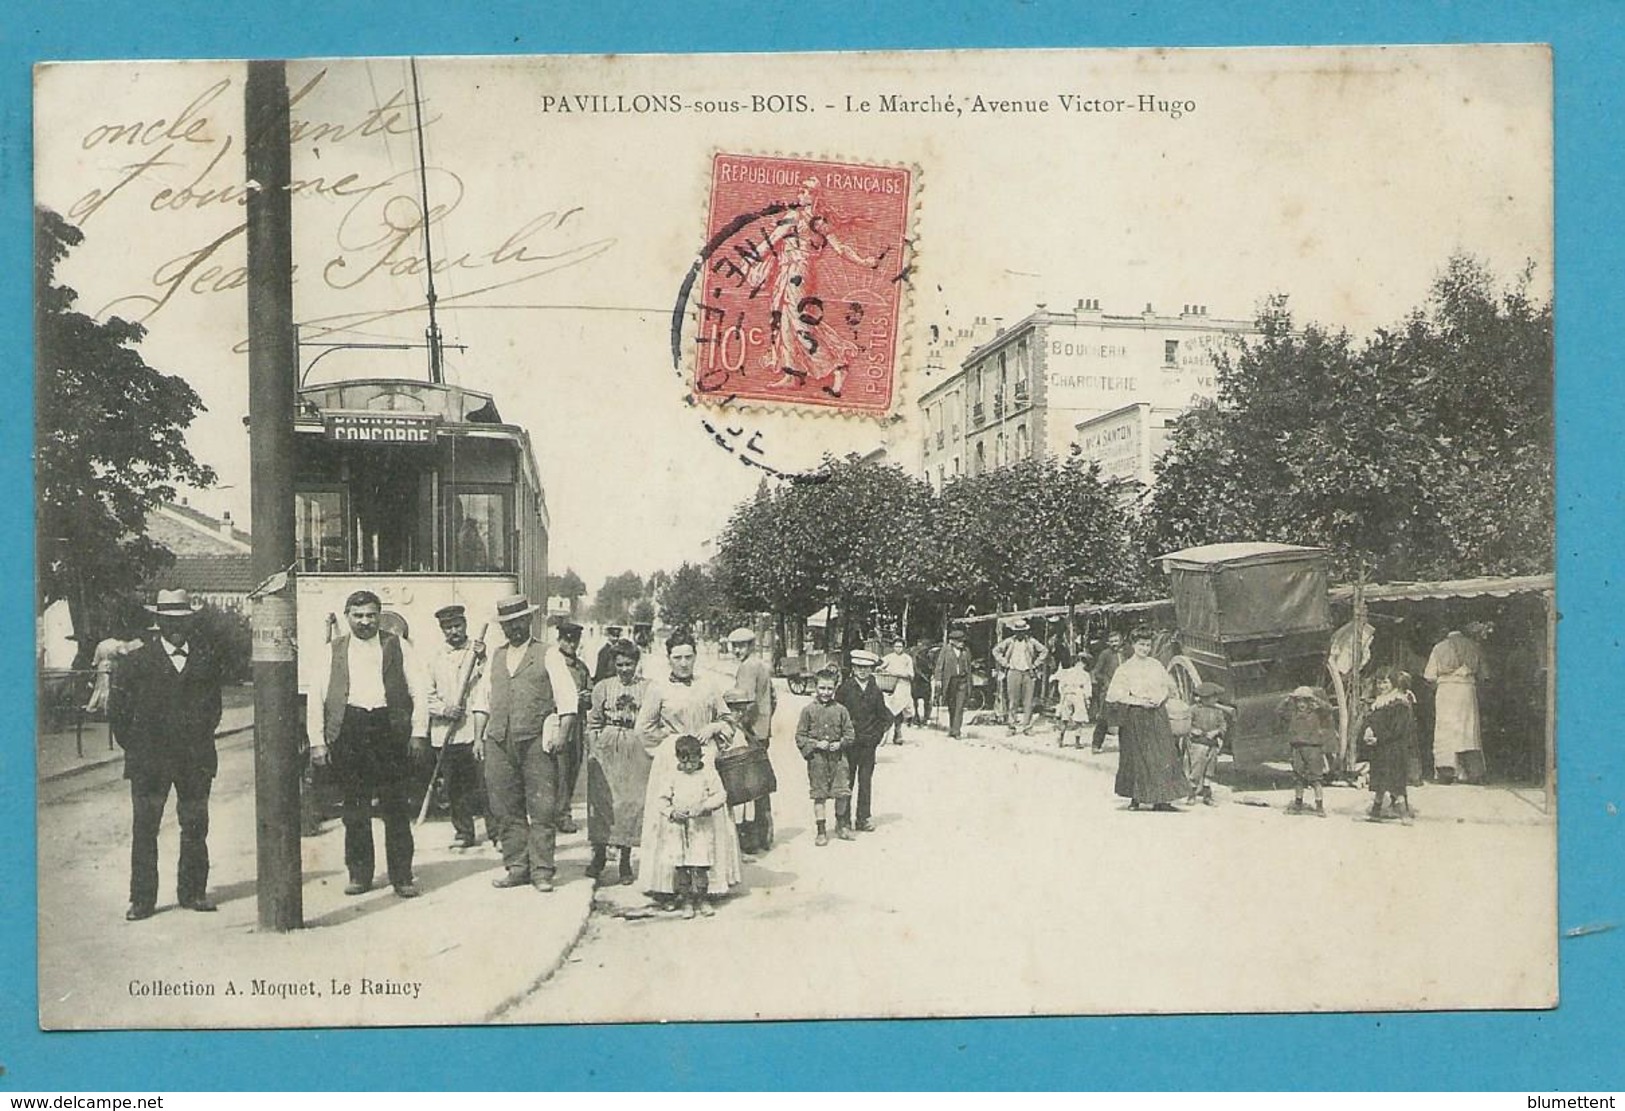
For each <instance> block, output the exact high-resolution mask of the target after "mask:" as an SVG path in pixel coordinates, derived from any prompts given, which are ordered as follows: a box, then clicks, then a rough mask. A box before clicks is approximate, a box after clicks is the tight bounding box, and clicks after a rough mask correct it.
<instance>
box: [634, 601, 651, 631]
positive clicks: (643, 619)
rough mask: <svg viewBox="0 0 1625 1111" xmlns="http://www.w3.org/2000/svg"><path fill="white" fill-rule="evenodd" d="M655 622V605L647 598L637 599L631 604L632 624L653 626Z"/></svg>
mask: <svg viewBox="0 0 1625 1111" xmlns="http://www.w3.org/2000/svg"><path fill="white" fill-rule="evenodd" d="M654 622H655V604H654V603H653V602H651V601H649V599H647V598H639V599H638V600H637V601H636V602H633V603H632V624H634V625H653V624H654Z"/></svg>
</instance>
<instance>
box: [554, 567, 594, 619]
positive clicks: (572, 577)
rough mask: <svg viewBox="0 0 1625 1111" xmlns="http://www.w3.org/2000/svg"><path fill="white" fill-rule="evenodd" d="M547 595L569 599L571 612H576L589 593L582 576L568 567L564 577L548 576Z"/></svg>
mask: <svg viewBox="0 0 1625 1111" xmlns="http://www.w3.org/2000/svg"><path fill="white" fill-rule="evenodd" d="M547 593H548V594H549V596H551V597H555V598H567V599H569V601H570V612H571V613H572V614H573V613H575V611H576V603H577V602H579V601H580V600H581V598H582V596H583V595H585V594H586V593H587V584H586V583H584V582H582V581H581V576H580V575H578V574H576V573H575V568H573V567H566V568H565V569H564V574H562V575H549V576H547Z"/></svg>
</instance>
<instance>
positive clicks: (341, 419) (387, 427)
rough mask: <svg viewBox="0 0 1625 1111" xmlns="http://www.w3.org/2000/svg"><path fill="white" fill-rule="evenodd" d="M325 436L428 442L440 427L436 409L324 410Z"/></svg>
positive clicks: (358, 440)
mask: <svg viewBox="0 0 1625 1111" xmlns="http://www.w3.org/2000/svg"><path fill="white" fill-rule="evenodd" d="M322 429H323V434H324V435H325V436H326V438H327V439H329V440H337V441H339V442H341V443H358V444H432V443H434V438H435V434H436V433H437V432H438V431H439V429H440V415H439V414H438V413H328V414H326V415H325V416H324V417H323V418H322Z"/></svg>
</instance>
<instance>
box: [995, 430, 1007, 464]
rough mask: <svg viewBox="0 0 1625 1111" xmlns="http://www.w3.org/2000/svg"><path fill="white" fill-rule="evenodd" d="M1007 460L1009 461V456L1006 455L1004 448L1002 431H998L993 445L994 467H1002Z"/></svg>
mask: <svg viewBox="0 0 1625 1111" xmlns="http://www.w3.org/2000/svg"><path fill="white" fill-rule="evenodd" d="M1008 462H1010V456H1009V455H1007V454H1006V453H1005V450H1004V433H1003V432H1000V433H999V436H998V441H997V443H995V444H994V447H993V465H994V466H995V467H1002V466H1004V465H1005V464H1006V463H1008Z"/></svg>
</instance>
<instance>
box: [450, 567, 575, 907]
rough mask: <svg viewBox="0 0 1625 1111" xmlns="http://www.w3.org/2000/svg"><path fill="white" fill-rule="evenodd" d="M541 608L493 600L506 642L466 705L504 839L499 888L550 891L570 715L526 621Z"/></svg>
mask: <svg viewBox="0 0 1625 1111" xmlns="http://www.w3.org/2000/svg"><path fill="white" fill-rule="evenodd" d="M540 608H541V607H539V606H533V605H531V603H530V599H529V598H528V597H526V596H525V595H523V594H510V595H509V596H508V597H506V598H503V599H502V600H501V601H499V602H498V603H497V612H496V619H497V622H498V623H499V624H500V625H501V626H502V635H503V637H504V638H506V640H507V643H506V644H504V645H502V647H500V648H498V649H496V651H494V652H492V653H491V661H490V663H489V664H487V665H486V668H485V677H484V678H483V679H481V680H480V682H479V685H478V686H477V687H476V688H475V691H474V696H473V698H472V699H471V700H470V708H471V711H472V713H473V714H474V729H475V736H477V737H482V738H484V741H485V787H486V793H487V794H488V795H489V796H490V802H491V816H492V817H493V818H495V819H496V822H497V836H498V837H499V838H500V839H501V842H502V865H503V869H504V872H503V875H501V876H499V877H497V878H496V879H494V880H492V881H491V886H493V887H498V888H514V887H527V886H529V887H533V888H535V890H537V891H540V892H544V893H545V892H549V891H552V890H553V875H554V871H555V867H554V852H555V848H556V845H557V843H558V834H559V830H558V825H559V816H560V813H561V810H562V809H563V807H562V806H561V801H562V800H563V799H564V798H565V796H564V782H565V768H564V761H563V759H562V757H561V756H560V752H559V750H560V748H561V747H562V746H563V744H564V742H565V739H566V738H565V733H564V730H565V728H566V727H567V726H568V724H569V723H568V722H564V721H561V720H560V719H561V713H565V714H568V715H569V716H572V717H573V716H574V714H575V712H576V706H575V694H574V692H573V690H572V692H571V694H570V696H569V698H570V702H569V704H568V705H559V704H558V703H556V702H555V701H554V695H553V683H552V680H551V678H550V677H549V675H548V667H547V664H546V662H545V661H544V660H543V658H542V652H543V649H542V646H541V645H540V644H538V643H536V641H535V640H534V639H533V638H532V636H531V618H532V615H533V614H535V613H536V611H537V610H538V609H540Z"/></svg>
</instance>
